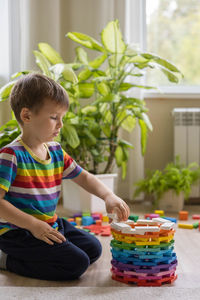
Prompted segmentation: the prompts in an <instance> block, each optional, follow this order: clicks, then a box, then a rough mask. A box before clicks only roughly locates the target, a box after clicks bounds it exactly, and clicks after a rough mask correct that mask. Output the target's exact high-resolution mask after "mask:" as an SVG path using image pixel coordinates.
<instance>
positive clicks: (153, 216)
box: [144, 214, 159, 220]
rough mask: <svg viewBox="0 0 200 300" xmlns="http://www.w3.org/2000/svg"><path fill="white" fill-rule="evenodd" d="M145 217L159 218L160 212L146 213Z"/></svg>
mask: <svg viewBox="0 0 200 300" xmlns="http://www.w3.org/2000/svg"><path fill="white" fill-rule="evenodd" d="M144 217H145V219H150V220H151V219H153V218H158V217H159V214H145V215H144Z"/></svg>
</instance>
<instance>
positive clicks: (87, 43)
mask: <svg viewBox="0 0 200 300" xmlns="http://www.w3.org/2000/svg"><path fill="white" fill-rule="evenodd" d="M66 36H67V37H68V38H70V39H71V40H73V41H74V42H76V43H79V44H81V45H82V46H84V47H86V48H89V49H93V50H97V51H100V52H105V50H104V48H103V47H102V46H101V44H100V43H99V42H98V41H96V40H95V39H93V38H92V37H90V36H89V35H86V34H83V33H80V32H68V33H67V34H66Z"/></svg>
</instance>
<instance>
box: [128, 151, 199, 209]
mask: <svg viewBox="0 0 200 300" xmlns="http://www.w3.org/2000/svg"><path fill="white" fill-rule="evenodd" d="M199 179H200V167H199V166H198V164H197V163H191V164H189V165H184V164H181V163H180V157H179V156H177V157H176V159H175V162H170V163H168V164H167V165H166V167H165V168H164V169H163V170H162V171H160V170H154V171H150V170H148V171H147V176H146V177H145V178H144V179H141V180H139V181H138V182H136V184H135V186H136V190H135V193H134V196H137V195H139V194H140V193H142V192H143V193H145V195H147V196H151V198H153V206H154V207H155V208H157V207H159V206H160V204H161V201H162V197H163V195H165V194H166V192H169V191H170V193H171V192H173V194H174V195H177V196H179V195H180V194H182V196H183V199H184V198H185V200H187V199H188V198H189V196H190V193H191V187H192V185H193V184H195V183H197V182H198V180H199ZM174 195H173V196H174ZM168 197H169V198H170V197H172V194H171V195H169V194H168ZM166 201H167V199H165V204H166ZM169 201H171V199H169ZM167 205H168V204H166V205H165V208H167ZM171 206H172V204H171ZM182 206H183V201H182ZM168 209H169V210H171V209H172V210H173V209H174V206H173V207H172V208H170V205H169V206H168ZM179 210H181V209H179Z"/></svg>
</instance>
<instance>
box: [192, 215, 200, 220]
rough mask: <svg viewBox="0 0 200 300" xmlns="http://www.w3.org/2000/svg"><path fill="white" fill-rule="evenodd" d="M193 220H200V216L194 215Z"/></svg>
mask: <svg viewBox="0 0 200 300" xmlns="http://www.w3.org/2000/svg"><path fill="white" fill-rule="evenodd" d="M192 219H193V220H200V215H192Z"/></svg>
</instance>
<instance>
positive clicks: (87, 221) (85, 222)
mask: <svg viewBox="0 0 200 300" xmlns="http://www.w3.org/2000/svg"><path fill="white" fill-rule="evenodd" d="M93 223H94V219H93V218H92V217H91V216H85V217H83V218H82V225H83V226H88V225H91V224H93Z"/></svg>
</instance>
